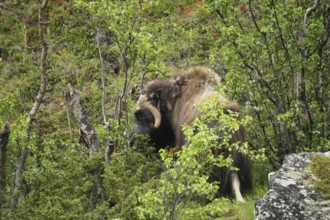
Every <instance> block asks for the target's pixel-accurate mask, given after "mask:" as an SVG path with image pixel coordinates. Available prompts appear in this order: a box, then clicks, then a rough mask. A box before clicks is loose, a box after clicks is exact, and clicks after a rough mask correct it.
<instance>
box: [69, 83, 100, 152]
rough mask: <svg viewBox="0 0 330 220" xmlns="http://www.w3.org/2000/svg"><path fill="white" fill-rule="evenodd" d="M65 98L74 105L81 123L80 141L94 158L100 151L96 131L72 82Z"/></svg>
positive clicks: (75, 113) (75, 114)
mask: <svg viewBox="0 0 330 220" xmlns="http://www.w3.org/2000/svg"><path fill="white" fill-rule="evenodd" d="M65 99H66V100H67V102H68V103H69V104H70V105H71V106H72V111H73V115H74V117H75V119H76V120H77V121H78V123H79V130H80V138H79V142H80V144H81V145H82V146H85V147H87V148H88V151H89V158H92V157H93V155H94V153H96V152H99V145H98V140H97V136H96V132H95V131H94V128H93V126H92V123H91V121H90V119H89V117H88V115H87V113H86V112H85V110H84V108H83V106H82V104H81V102H80V95H79V93H78V92H77V90H76V89H74V88H73V87H72V86H71V84H70V83H68V85H67V86H66V92H65Z"/></svg>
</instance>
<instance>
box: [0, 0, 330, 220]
mask: <svg viewBox="0 0 330 220" xmlns="http://www.w3.org/2000/svg"><path fill="white" fill-rule="evenodd" d="M43 2H46V1H43ZM47 2H48V4H47V5H46V7H45V8H43V9H42V10H40V9H41V3H40V1H32V0H24V1H16V0H6V1H2V2H1V3H0V22H1V26H0V42H1V45H0V91H1V92H0V135H5V132H2V130H3V128H4V127H5V124H6V123H7V122H8V124H9V129H10V134H9V142H8V144H4V143H5V142H3V139H0V147H1V149H0V161H1V163H0V165H1V166H0V188H1V191H0V219H7V218H10V219H116V218H117V219H171V218H172V219H191V218H192V217H194V218H195V217H196V218H200V219H208V218H209V219H214V218H217V219H253V206H254V202H255V201H256V200H257V199H258V198H259V197H260V196H261V195H263V194H264V193H265V191H266V190H267V173H268V172H269V171H271V170H274V169H277V168H278V167H279V166H280V164H281V162H282V160H283V158H284V156H285V154H288V153H295V152H302V151H329V150H330V148H329V146H330V141H329V135H330V133H329V132H330V120H329V119H330V102H329V98H328V97H330V94H329V93H330V74H329V73H330V41H329V38H330V15H329V13H330V5H329V3H327V2H326V1H320V3H319V4H317V5H316V6H315V8H313V9H311V10H308V9H309V8H310V7H312V6H313V4H314V1H303V2H302V1H296V0H290V1H274V0H266V1H261V0H260V1H247V0H212V1H200V0H184V1H174V0H148V1H137V0H127V1H120V0H113V1H110V0H109V1H96V0H95V1H91V0H68V1H63V0H56V1H47ZM39 19H40V20H39ZM40 24H41V25H40ZM43 28H45V30H44V40H45V41H46V42H47V45H46V44H42V40H43V39H42V37H41V36H40V30H43ZM41 32H42V31H41ZM46 46H48V47H47V48H48V50H47V57H45V59H42V58H41V54H42V50H45V48H46ZM43 62H44V63H45V64H46V65H41V64H42V63H43ZM194 65H203V66H207V67H210V68H212V69H213V70H215V71H216V72H217V73H218V74H219V75H220V76H221V77H222V78H223V81H224V83H223V86H222V87H221V88H220V89H221V91H222V92H223V93H226V94H227V95H228V97H229V98H230V99H233V100H236V101H237V102H239V103H240V104H241V106H242V109H243V113H244V115H245V116H246V117H243V120H242V121H237V120H236V119H235V117H228V118H225V119H224V118H222V117H226V116H228V115H221V112H222V111H221V108H218V107H214V106H213V107H211V109H213V110H214V111H212V112H210V114H209V115H207V116H205V117H204V118H200V119H198V120H196V121H195V122H194V123H195V124H193V125H186V126H184V131H185V132H186V135H187V136H188V138H190V141H191V144H190V145H189V146H185V147H183V149H182V150H181V151H180V152H179V153H177V154H176V155H175V159H174V158H173V157H174V156H173V155H172V154H171V153H169V150H168V149H165V150H163V151H161V152H160V153H159V152H155V149H154V148H153V147H152V146H148V145H147V144H146V143H147V140H146V138H145V137H142V138H141V139H139V144H137V146H136V148H135V149H132V148H130V147H129V144H128V142H129V141H128V138H129V132H130V129H131V127H132V113H133V111H134V110H135V106H136V105H135V103H136V101H137V97H138V95H139V93H138V92H139V90H140V88H141V86H142V85H143V83H145V82H146V81H148V80H150V79H154V78H168V77H169V76H170V74H171V73H173V72H175V71H178V70H181V69H186V68H189V67H191V66H194ZM43 79H46V80H45V81H43ZM43 82H44V89H41V88H42V85H43ZM69 83H70V85H71V86H72V87H73V88H75V89H76V90H77V91H78V93H79V95H80V96H79V98H80V104H81V105H80V106H81V107H82V108H83V112H84V113H85V115H84V116H86V117H88V120H86V121H87V122H86V121H84V122H86V123H88V125H89V126H90V127H91V128H92V131H93V132H94V131H95V133H93V132H91V133H86V131H85V130H84V128H85V127H84V126H81V125H82V123H81V121H79V119H78V118H77V115H76V114H75V110H77V109H75V108H77V106H75V105H74V103H72V102H70V101H69V99H68V97H67V96H68V93H66V95H64V93H65V92H67V85H68V84H69ZM41 90H42V93H43V96H42V98H40V99H37V98H36V97H37V94H38V92H39V93H40V91H41ZM36 103H38V104H39V105H38V106H37V108H35V110H36V112H35V114H32V111H31V110H32V109H33V108H34V106H35V104H36ZM206 106H208V107H207V108H210V106H212V100H210V103H206ZM30 119H31V120H30ZM212 119H216V120H220V119H221V121H223V122H224V123H223V124H222V125H223V126H222V127H221V128H220V129H225V130H228V129H229V130H235V129H237V127H238V125H239V123H243V124H244V126H245V130H246V134H247V137H246V141H247V143H245V144H244V145H243V147H242V148H241V149H240V150H241V151H242V152H247V153H248V154H249V155H250V156H251V158H252V159H253V184H254V190H253V191H252V192H251V193H249V194H248V195H247V196H246V197H247V203H245V204H236V203H235V202H233V201H232V200H231V199H230V198H215V196H214V194H215V191H216V190H217V186H216V185H215V184H213V183H208V182H207V181H206V180H207V178H208V174H209V167H208V166H207V165H208V164H209V163H213V164H219V165H228V164H229V161H228V160H227V158H214V157H213V155H212V154H210V153H209V151H210V149H211V148H212V147H214V148H216V147H220V145H217V144H216V142H215V141H214V140H215V133H214V131H213V130H212V129H208V128H207V127H205V122H207V121H208V120H212ZM194 126H198V128H199V133H197V134H195V133H194V129H193V128H194ZM4 130H5V129H4ZM89 138H94V139H93V145H92V144H91V142H90V141H89V140H91V139H89ZM226 140H227V139H226V138H224V139H223V141H224V143H223V145H224V146H226V145H227V144H226ZM227 147H237V146H227ZM197 156H203V157H202V158H199V159H200V161H198V162H199V163H197V161H196V157H197ZM314 161H315V162H314V164H321V163H322V164H323V163H329V162H326V158H319V157H315V158H314ZM204 165H205V166H204ZM319 167H323V168H324V167H329V166H325V165H324V164H323V165H312V170H313V172H314V173H315V175H316V176H318V177H319V178H320V181H318V182H317V183H316V185H317V186H316V187H317V188H319V189H321V190H327V191H326V192H327V194H326V196H329V192H328V191H329V188H328V185H329V183H328V182H326V181H328V179H329V178H327V177H326V175H328V174H329V171H327V172H325V171H326V169H319ZM18 171H21V175H18V174H19V173H20V172H18ZM18 183H19V184H18ZM17 187H18V188H17ZM15 197H16V198H17V203H16V204H15V205H13V203H15ZM178 198H180V199H178Z"/></svg>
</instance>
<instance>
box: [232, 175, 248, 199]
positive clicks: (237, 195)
mask: <svg viewBox="0 0 330 220" xmlns="http://www.w3.org/2000/svg"><path fill="white" fill-rule="evenodd" d="M230 182H231V190H232V192H233V194H234V195H235V198H236V201H237V202H245V200H244V198H243V196H242V193H241V190H240V188H241V183H240V181H239V178H238V175H237V173H236V172H232V173H231V174H230Z"/></svg>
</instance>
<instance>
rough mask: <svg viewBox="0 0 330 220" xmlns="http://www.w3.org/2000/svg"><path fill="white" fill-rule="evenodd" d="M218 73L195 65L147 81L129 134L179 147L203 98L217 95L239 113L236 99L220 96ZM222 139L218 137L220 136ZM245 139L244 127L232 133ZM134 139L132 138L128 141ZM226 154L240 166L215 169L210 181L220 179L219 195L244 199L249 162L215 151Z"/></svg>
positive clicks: (248, 182) (161, 145)
mask: <svg viewBox="0 0 330 220" xmlns="http://www.w3.org/2000/svg"><path fill="white" fill-rule="evenodd" d="M219 83H220V81H219V78H218V76H217V75H216V74H215V73H213V72H212V71H211V70H209V69H206V68H202V67H194V68H191V69H189V70H187V71H184V72H181V73H179V74H177V75H174V76H173V77H172V78H171V79H169V80H158V79H156V80H153V81H150V82H148V83H147V84H146V85H145V86H144V88H143V90H142V92H141V95H140V97H139V100H138V103H137V106H138V109H137V110H136V111H135V112H134V116H133V128H132V132H131V135H132V134H136V133H138V134H147V135H149V136H150V139H151V141H152V142H153V143H154V144H155V147H156V149H157V150H158V149H160V148H165V147H166V146H170V147H179V148H180V147H182V146H183V145H186V144H188V143H186V140H185V136H184V134H183V132H182V130H181V129H182V125H183V124H190V123H192V122H193V121H194V120H195V119H196V118H197V117H198V116H200V115H201V112H200V110H199V109H198V107H197V106H196V104H197V103H200V102H202V101H203V100H205V99H207V98H209V97H211V96H215V95H218V97H219V98H218V102H219V103H220V104H222V105H225V108H224V111H225V112H227V111H228V110H231V111H236V112H239V106H238V104H237V103H236V102H233V101H230V100H228V99H227V98H226V97H225V96H223V95H219V93H218V92H217V90H216V89H214V86H215V85H219ZM220 138H221V137H220ZM237 141H240V142H241V143H242V142H244V129H243V128H240V129H239V130H238V131H236V132H235V133H234V134H233V135H232V139H231V142H232V143H234V142H237ZM132 143H134V138H131V144H132ZM219 153H221V154H225V155H227V156H228V155H229V156H231V157H232V158H233V166H235V167H237V168H239V170H238V171H232V170H230V169H229V168H219V167H216V168H214V170H213V172H212V175H211V177H210V181H219V182H221V187H220V189H219V196H230V195H234V196H235V198H236V200H237V201H239V202H242V201H244V199H243V197H242V193H241V192H243V193H244V192H246V191H248V190H250V189H251V171H250V162H249V159H248V157H247V156H245V155H243V154H241V153H239V152H237V150H232V151H231V152H229V151H228V150H226V149H223V150H222V151H221V152H216V151H215V154H219Z"/></svg>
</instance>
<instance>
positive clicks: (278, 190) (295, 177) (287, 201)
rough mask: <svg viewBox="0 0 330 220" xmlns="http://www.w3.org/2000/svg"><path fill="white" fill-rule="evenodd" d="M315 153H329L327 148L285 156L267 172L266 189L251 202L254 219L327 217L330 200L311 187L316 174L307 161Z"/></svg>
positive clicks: (329, 213)
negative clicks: (276, 166) (279, 165)
mask: <svg viewBox="0 0 330 220" xmlns="http://www.w3.org/2000/svg"><path fill="white" fill-rule="evenodd" d="M315 154H323V155H325V156H328V157H330V151H329V152H326V153H299V154H290V155H287V156H285V158H284V161H283V164H282V167H281V168H280V169H279V170H278V171H277V172H274V173H271V174H270V175H269V176H268V178H269V190H268V192H267V193H266V195H264V196H263V197H262V198H261V199H259V200H258V201H257V202H256V204H255V209H254V218H255V219H257V220H260V219H276V220H277V219H290V220H291V219H297V220H304V219H317V220H321V219H322V220H324V219H329V220H330V200H329V199H328V200H326V199H324V198H323V197H322V192H320V191H319V190H315V189H314V188H313V183H314V181H315V179H316V177H315V176H314V175H313V174H312V173H311V171H310V168H309V166H308V164H309V163H310V156H312V155H315Z"/></svg>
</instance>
